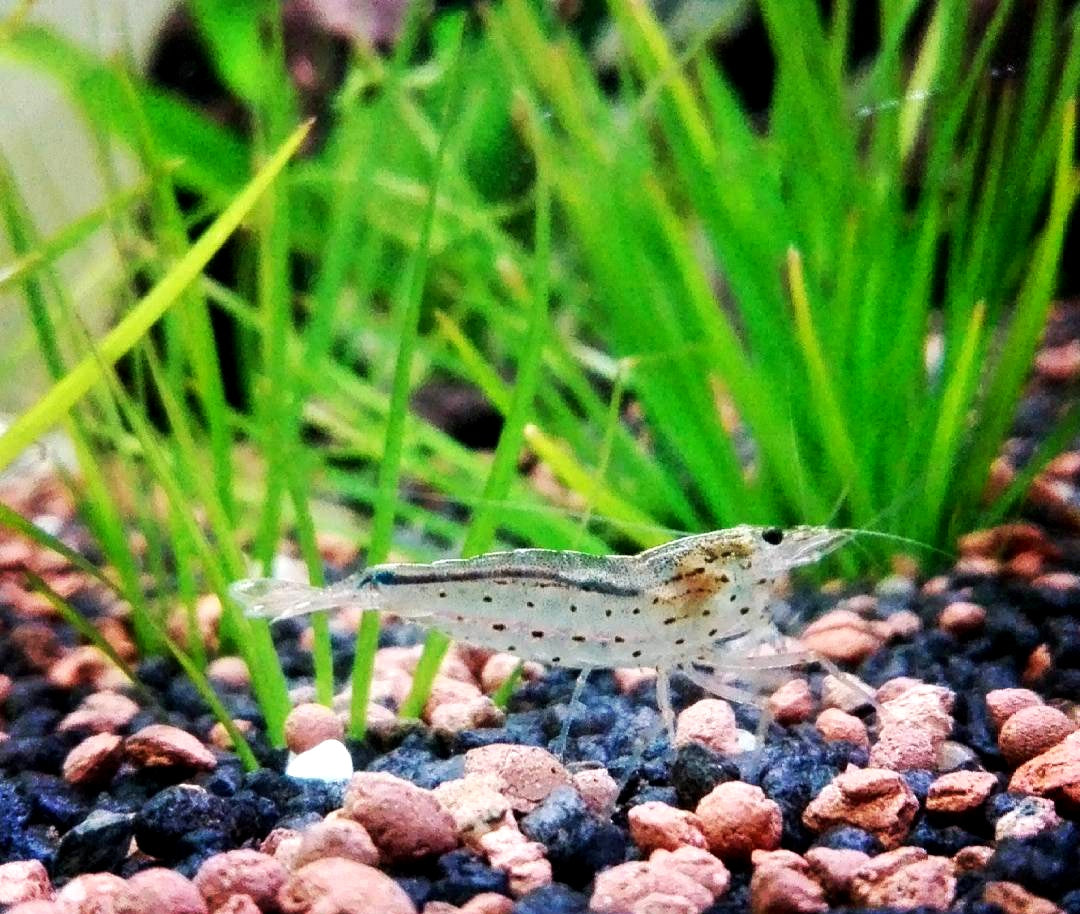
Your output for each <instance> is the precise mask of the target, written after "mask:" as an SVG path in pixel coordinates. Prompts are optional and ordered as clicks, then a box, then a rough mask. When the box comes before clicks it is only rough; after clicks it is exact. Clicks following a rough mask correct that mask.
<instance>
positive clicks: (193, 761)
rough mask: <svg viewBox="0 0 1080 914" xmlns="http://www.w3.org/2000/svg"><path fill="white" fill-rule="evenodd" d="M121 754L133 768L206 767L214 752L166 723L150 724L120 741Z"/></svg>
mask: <svg viewBox="0 0 1080 914" xmlns="http://www.w3.org/2000/svg"><path fill="white" fill-rule="evenodd" d="M124 755H125V756H126V758H127V760H128V761H129V762H131V763H132V764H133V765H135V766H136V767H142V768H157V767H166V766H173V765H175V766H179V767H182V768H201V769H204V770H209V769H211V768H215V767H216V766H217V759H215V758H214V754H213V753H212V752H211V751H210V750H209V749H207V748H206V746H204V745H203V744H202V743H201V742H199V741H198V740H197V739H196V738H195V737H194V736H192V735H191V734H190V733H188V732H186V731H184V730H181V729H180V728H179V727H172V726H170V725H168V724H150V726H148V727H143V728H142V729H141V730H139V731H138V732H137V733H133V734H132V735H131V736H129V737H128V738H127V739H126V740H125V741H124Z"/></svg>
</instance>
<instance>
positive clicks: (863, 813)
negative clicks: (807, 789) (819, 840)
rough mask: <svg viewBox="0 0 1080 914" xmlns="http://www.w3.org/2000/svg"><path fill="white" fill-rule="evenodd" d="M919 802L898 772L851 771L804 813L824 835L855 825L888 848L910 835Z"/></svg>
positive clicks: (806, 820) (806, 822) (811, 826)
mask: <svg viewBox="0 0 1080 914" xmlns="http://www.w3.org/2000/svg"><path fill="white" fill-rule="evenodd" d="M918 811H919V801H918V799H917V798H916V797H915V794H914V792H913V791H912V789H911V788H910V787H909V786H908V784H907V782H906V781H905V780H904V779H903V777H901V775H900V774H898V773H897V772H895V771H888V770H885V769H881V768H849V769H848V770H847V771H844V772H842V773H841V774H838V775H837V776H836V777H835V778H833V780H832V781H831V782H830V783H828V784H826V785H825V787H824V788H823V789H822V791H821V792H820V793H819V794H818V795H817V796H816V797H814V799H813V800H811V801H810V804H809V805H808V806H807V807H806V809H805V811H804V812H803V824H804V825H806V827H807V828H809V829H810V830H811V831H815V832H823V831H825V830H826V829H829V828H832V827H833V826H835V825H854V826H856V827H857V828H861V829H863V830H864V831H868V832H870V833H871V834H872V835H874V836H875V837H876V838H877V839H878V840H879V841H880V842H881V843H882V845H884V846H885V847H886V848H894V847H897V846H898V845H899V844H900V843H901V842H902V841H903V840H904V838H905V837H906V836H907V833H908V831H909V829H910V828H911V823H912V821H913V820H914V819H915V814H916V813H917V812H918Z"/></svg>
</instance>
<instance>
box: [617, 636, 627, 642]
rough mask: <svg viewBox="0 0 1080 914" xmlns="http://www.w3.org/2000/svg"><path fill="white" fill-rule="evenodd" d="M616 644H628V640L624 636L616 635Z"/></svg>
mask: <svg viewBox="0 0 1080 914" xmlns="http://www.w3.org/2000/svg"><path fill="white" fill-rule="evenodd" d="M615 643H616V644H626V639H625V638H624V637H623V636H622V635H616V636H615Z"/></svg>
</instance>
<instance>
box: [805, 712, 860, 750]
mask: <svg viewBox="0 0 1080 914" xmlns="http://www.w3.org/2000/svg"><path fill="white" fill-rule="evenodd" d="M814 726H815V727H816V728H817V731H818V733H820V734H821V736H822V738H823V739H825V740H826V741H828V742H835V741H836V740H846V741H847V742H849V743H853V744H854V745H856V746H862V747H863V748H864V749H869V748H870V737H869V735H868V734H867V732H866V724H864V723H863V722H862V720H861V719H860V718H858V717H856V716H855V715H854V714H848V713H847V712H846V711H841V710H840V709H839V708H826V709H825V710H824V711H822V712H821V713H820V714H819V715H818V716H817V720H815V721H814Z"/></svg>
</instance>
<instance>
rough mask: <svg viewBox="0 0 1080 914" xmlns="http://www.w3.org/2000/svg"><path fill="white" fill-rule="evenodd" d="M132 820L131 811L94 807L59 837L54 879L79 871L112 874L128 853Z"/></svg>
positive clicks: (54, 862) (53, 867) (73, 874)
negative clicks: (126, 813) (123, 811)
mask: <svg viewBox="0 0 1080 914" xmlns="http://www.w3.org/2000/svg"><path fill="white" fill-rule="evenodd" d="M133 820H134V816H132V815H130V814H128V815H124V814H121V813H114V812H105V811H104V810H100V809H97V810H94V811H93V812H92V813H90V815H88V816H87V817H86V818H85V819H84V820H83V821H82V822H80V823H79V824H78V825H76V826H75V827H74V828H72V829H71V830H70V831H69V832H68V833H67V834H66V835H64V837H63V838H62V839H61V840H60V846H59V847H58V848H57V850H56V858H55V860H54V861H53V866H52V875H53V878H54V879H70V878H72V877H73V876H78V875H79V874H80V873H101V872H109V873H111V872H113V871H114V870H116V869H118V868H119V867H120V864H121V863H123V862H124V859H125V858H126V857H127V855H128V849H129V848H130V845H131V835H132V833H133V831H134V821H133ZM141 846H142V845H141V843H140V847H141Z"/></svg>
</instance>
